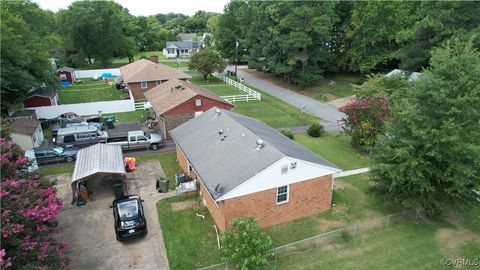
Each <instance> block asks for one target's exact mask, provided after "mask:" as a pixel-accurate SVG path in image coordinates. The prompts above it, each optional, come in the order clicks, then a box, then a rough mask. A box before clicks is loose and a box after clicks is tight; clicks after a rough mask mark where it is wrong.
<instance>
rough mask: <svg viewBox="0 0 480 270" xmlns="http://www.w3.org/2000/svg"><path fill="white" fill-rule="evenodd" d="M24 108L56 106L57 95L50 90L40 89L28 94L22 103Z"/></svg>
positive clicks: (53, 90)
mask: <svg viewBox="0 0 480 270" xmlns="http://www.w3.org/2000/svg"><path fill="white" fill-rule="evenodd" d="M23 104H24V105H25V108H31V107H42V106H56V105H59V103H58V93H57V91H55V89H52V88H50V89H49V88H40V89H37V90H35V91H32V92H30V94H29V96H28V97H27V98H26V99H25V100H24V101H23Z"/></svg>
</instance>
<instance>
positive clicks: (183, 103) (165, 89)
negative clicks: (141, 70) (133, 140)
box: [145, 79, 234, 139]
mask: <svg viewBox="0 0 480 270" xmlns="http://www.w3.org/2000/svg"><path fill="white" fill-rule="evenodd" d="M145 97H146V98H147V100H148V102H150V104H151V105H152V108H153V111H154V113H153V114H152V116H153V118H154V120H156V122H157V123H158V126H156V127H155V128H157V127H158V130H159V131H160V132H161V133H162V134H163V136H164V138H166V139H171V137H170V132H169V131H170V130H172V129H174V128H176V127H178V126H179V125H181V124H183V123H185V122H187V121H188V120H190V119H192V118H194V117H196V116H197V115H199V114H201V113H202V112H204V111H207V110H209V109H210V108H213V107H218V108H222V109H226V110H231V109H232V108H233V107H234V105H233V104H231V103H230V102H228V101H226V100H224V99H222V98H220V97H219V96H217V95H215V94H214V93H212V92H210V91H209V90H207V89H205V88H202V87H199V86H197V85H194V84H191V83H188V82H185V81H182V80H177V79H171V80H168V81H167V82H165V83H162V84H160V85H158V86H156V87H154V88H152V89H151V90H149V91H147V92H145Z"/></svg>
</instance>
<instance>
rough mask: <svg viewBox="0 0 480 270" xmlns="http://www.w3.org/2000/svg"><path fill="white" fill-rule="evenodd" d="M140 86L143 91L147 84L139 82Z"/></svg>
mask: <svg viewBox="0 0 480 270" xmlns="http://www.w3.org/2000/svg"><path fill="white" fill-rule="evenodd" d="M140 84H141V85H140V87H141V88H142V89H145V88H147V87H148V83H147V82H141V83H140Z"/></svg>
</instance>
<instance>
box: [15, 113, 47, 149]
mask: <svg viewBox="0 0 480 270" xmlns="http://www.w3.org/2000/svg"><path fill="white" fill-rule="evenodd" d="M11 127H12V134H11V136H12V141H13V142H14V143H16V144H18V145H19V146H20V148H22V149H23V150H30V149H33V148H35V147H39V146H40V145H41V144H42V142H43V140H44V137H43V130H42V126H41V125H40V122H38V121H37V120H35V119H17V120H15V121H12V122H11Z"/></svg>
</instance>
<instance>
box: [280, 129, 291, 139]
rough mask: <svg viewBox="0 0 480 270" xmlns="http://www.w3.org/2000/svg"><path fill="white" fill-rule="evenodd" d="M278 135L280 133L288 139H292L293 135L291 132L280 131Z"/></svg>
mask: <svg viewBox="0 0 480 270" xmlns="http://www.w3.org/2000/svg"><path fill="white" fill-rule="evenodd" d="M280 133H282V134H283V135H285V136H286V137H288V138H290V139H292V140H293V139H294V135H293V132H291V131H290V130H286V129H285V130H282V131H280Z"/></svg>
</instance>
